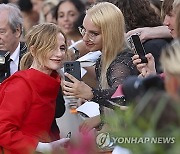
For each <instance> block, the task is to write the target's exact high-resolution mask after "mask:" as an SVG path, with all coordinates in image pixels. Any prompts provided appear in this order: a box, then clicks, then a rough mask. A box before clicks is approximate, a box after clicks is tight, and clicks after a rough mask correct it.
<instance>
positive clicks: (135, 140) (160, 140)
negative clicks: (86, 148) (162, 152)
mask: <svg viewBox="0 0 180 154" xmlns="http://www.w3.org/2000/svg"><path fill="white" fill-rule="evenodd" d="M96 143H97V145H98V147H99V148H101V149H102V148H107V147H112V146H113V145H116V144H173V143H175V137H159V136H158V137H114V136H110V134H109V133H108V132H105V133H100V134H98V135H97V137H96Z"/></svg>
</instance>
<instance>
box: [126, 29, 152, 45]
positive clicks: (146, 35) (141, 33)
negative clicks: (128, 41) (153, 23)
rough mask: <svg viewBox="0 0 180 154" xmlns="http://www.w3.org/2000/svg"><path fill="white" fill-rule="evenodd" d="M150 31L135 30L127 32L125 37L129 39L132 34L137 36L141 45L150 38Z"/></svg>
mask: <svg viewBox="0 0 180 154" xmlns="http://www.w3.org/2000/svg"><path fill="white" fill-rule="evenodd" d="M151 31H152V30H151V28H150V27H143V28H136V29H133V30H130V31H129V32H127V33H126V37H129V36H131V35H133V34H138V35H139V38H140V40H141V42H142V43H143V42H145V41H146V40H148V39H150V38H151Z"/></svg>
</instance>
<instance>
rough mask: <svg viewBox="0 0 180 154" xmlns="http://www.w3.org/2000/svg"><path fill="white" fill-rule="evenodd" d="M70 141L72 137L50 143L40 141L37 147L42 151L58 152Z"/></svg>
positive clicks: (38, 150) (37, 149)
mask: <svg viewBox="0 0 180 154" xmlns="http://www.w3.org/2000/svg"><path fill="white" fill-rule="evenodd" d="M69 141H70V138H62V139H60V140H57V141H53V142H50V143H42V142H39V143H38V145H37V147H36V151H37V152H41V153H52V152H53V153H56V152H58V151H60V148H62V147H65V146H66V145H67V144H68V143H69Z"/></svg>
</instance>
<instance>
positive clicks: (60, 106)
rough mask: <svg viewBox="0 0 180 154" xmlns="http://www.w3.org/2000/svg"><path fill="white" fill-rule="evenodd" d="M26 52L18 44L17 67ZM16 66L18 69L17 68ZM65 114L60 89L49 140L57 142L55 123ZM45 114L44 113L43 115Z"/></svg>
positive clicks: (57, 130) (22, 46)
mask: <svg viewBox="0 0 180 154" xmlns="http://www.w3.org/2000/svg"><path fill="white" fill-rule="evenodd" d="M26 52H27V46H26V44H25V43H24V42H20V54H19V66H20V60H21V58H22V57H23V55H24V54H25V53H26ZM19 66H18V68H19ZM19 69H20V68H19ZM64 112H65V101H64V98H63V94H62V89H61V88H60V90H59V93H58V97H57V99H56V112H55V118H54V121H53V123H52V126H51V139H52V140H57V139H59V138H60V136H59V133H60V131H59V128H58V126H57V123H56V118H60V117H61V116H62V115H63V114H64ZM45 114H46V113H45ZM44 120H46V119H44Z"/></svg>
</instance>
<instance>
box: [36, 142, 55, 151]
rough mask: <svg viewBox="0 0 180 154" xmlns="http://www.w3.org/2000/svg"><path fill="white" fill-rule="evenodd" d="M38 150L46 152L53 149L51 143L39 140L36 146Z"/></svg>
mask: <svg viewBox="0 0 180 154" xmlns="http://www.w3.org/2000/svg"><path fill="white" fill-rule="evenodd" d="M36 151H37V152H41V153H45V152H47V153H50V152H51V151H52V147H51V145H50V144H49V143H42V142H39V143H38V145H37V147H36Z"/></svg>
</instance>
